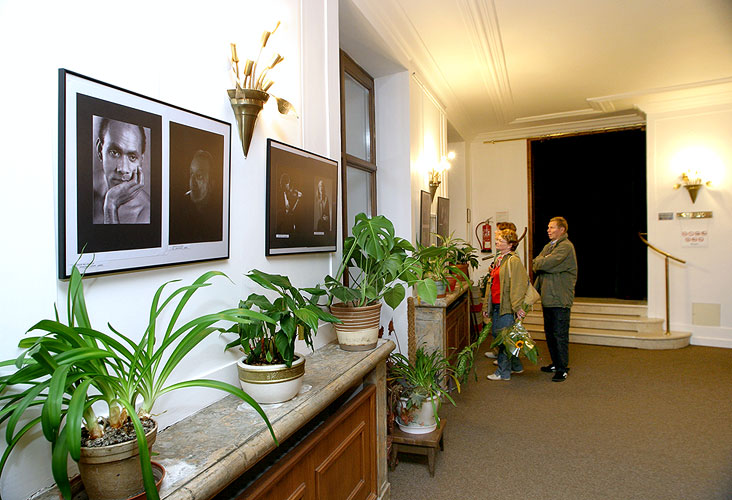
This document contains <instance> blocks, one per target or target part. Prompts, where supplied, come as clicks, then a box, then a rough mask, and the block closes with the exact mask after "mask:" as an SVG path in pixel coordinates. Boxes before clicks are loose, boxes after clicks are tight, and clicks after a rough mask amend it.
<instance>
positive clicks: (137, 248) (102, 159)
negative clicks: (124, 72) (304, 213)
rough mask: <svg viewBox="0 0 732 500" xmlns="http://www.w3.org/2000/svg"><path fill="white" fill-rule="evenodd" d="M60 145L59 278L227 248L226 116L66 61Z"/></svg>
mask: <svg viewBox="0 0 732 500" xmlns="http://www.w3.org/2000/svg"><path fill="white" fill-rule="evenodd" d="M58 149H59V152H58V207H59V208H58V277H59V278H60V279H66V278H68V277H69V276H70V274H71V269H72V267H73V265H74V264H77V265H78V267H79V268H81V269H85V273H86V274H87V275H95V274H104V273H112V272H120V271H127V270H133V269H143V268H149V267H158V266H166V265H174V264H181V263H185V262H197V261H206V260H213V259H227V258H228V257H229V203H230V197H229V183H230V163H231V124H230V123H229V122H225V121H223V120H218V119H215V118H211V117H209V116H205V115H202V114H200V113H195V112H193V111H189V110H186V109H183V108H180V107H178V106H173V105H171V104H167V103H165V102H162V101H159V100H157V99H152V98H150V97H146V96H143V95H141V94H138V93H135V92H131V91H129V90H125V89H122V88H120V87H117V86H115V85H111V84H108V83H104V82H101V81H99V80H96V79H93V78H89V77H87V76H84V75H81V74H79V73H75V72H73V71H69V70H67V69H64V68H61V69H59V148H58ZM115 200H117V201H115Z"/></svg>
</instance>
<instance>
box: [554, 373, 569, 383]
mask: <svg viewBox="0 0 732 500" xmlns="http://www.w3.org/2000/svg"><path fill="white" fill-rule="evenodd" d="M565 380H567V372H565V371H563V370H560V371H558V372H555V373H554V376H553V377H552V382H564V381H565Z"/></svg>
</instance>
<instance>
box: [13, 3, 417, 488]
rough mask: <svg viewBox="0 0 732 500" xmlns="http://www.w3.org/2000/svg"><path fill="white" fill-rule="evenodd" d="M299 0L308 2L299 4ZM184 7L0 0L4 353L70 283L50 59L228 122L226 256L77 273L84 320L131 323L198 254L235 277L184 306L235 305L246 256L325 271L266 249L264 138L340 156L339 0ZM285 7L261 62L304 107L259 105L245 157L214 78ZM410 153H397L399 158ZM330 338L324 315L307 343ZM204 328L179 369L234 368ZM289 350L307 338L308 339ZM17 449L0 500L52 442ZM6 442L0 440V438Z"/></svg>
mask: <svg viewBox="0 0 732 500" xmlns="http://www.w3.org/2000/svg"><path fill="white" fill-rule="evenodd" d="M301 5H302V6H305V7H306V8H303V11H302V12H301V10H300V9H301ZM193 7H194V6H193V5H191V6H190V8H186V6H185V5H184V4H181V3H180V2H173V1H170V0H161V1H159V2H143V1H140V0H131V1H129V2H126V3H125V4H124V5H120V4H112V3H105V2H93V1H88V0H82V1H78V2H75V3H74V5H73V7H70V6H69V5H68V4H64V3H59V2H51V1H41V2H32V3H28V2H24V1H21V0H7V1H3V2H0V43H2V46H3V47H6V49H7V50H3V51H0V66H1V67H2V68H3V78H2V79H0V107H1V108H2V110H3V119H2V120H0V141H2V150H3V153H4V161H3V162H2V166H0V168H1V169H2V176H3V179H4V182H3V185H4V186H5V187H6V189H5V191H4V194H3V196H1V197H0V213H2V214H3V215H2V219H1V220H2V229H3V235H4V236H3V245H2V248H1V249H0V257H1V258H2V262H3V281H4V283H5V284H6V285H5V286H4V287H3V288H2V290H1V291H0V303H2V304H3V311H4V312H5V314H4V316H3V335H2V336H0V357H1V358H2V359H7V358H10V357H14V356H15V355H16V354H17V349H16V346H17V344H18V341H19V340H20V339H21V338H22V337H23V334H24V332H25V331H26V329H28V328H29V327H30V326H31V325H33V324H34V323H35V322H37V321H39V320H40V319H43V318H50V317H52V315H53V303H54V301H58V302H63V299H64V296H65V288H66V283H65V282H60V281H57V280H56V277H55V276H56V242H55V220H56V200H55V196H56V195H55V193H56V186H55V176H56V171H57V170H56V169H57V163H56V155H57V143H56V142H57V139H56V138H57V133H58V131H57V100H58V95H57V93H58V84H57V81H58V76H57V71H58V68H60V67H63V68H67V69H69V70H72V71H76V72H78V73H81V74H83V75H87V76H89V77H92V78H96V79H99V80H101V81H104V82H108V83H110V84H114V85H117V86H119V87H122V88H124V89H128V90H131V91H134V92H138V93H140V94H143V95H145V96H148V97H151V98H154V99H159V100H161V101H164V102H168V103H170V104H173V105H176V106H181V107H183V108H186V109H189V110H191V111H195V112H198V113H202V114H205V115H209V116H212V117H214V118H217V119H221V120H225V121H228V122H230V123H231V124H232V126H233V127H234V128H233V129H232V148H231V224H230V227H231V247H230V254H231V257H230V258H229V259H228V260H218V261H213V262H207V263H201V264H188V265H178V266H172V267H167V268H158V269H149V270H144V271H135V272H127V273H120V274H116V275H109V276H102V277H96V278H89V279H87V280H85V286H86V290H87V300H88V305H89V309H90V314H91V319H92V322H93V324H94V325H95V326H96V327H97V328H100V329H102V328H105V326H104V325H105V323H106V322H107V321H109V322H111V323H112V324H113V325H114V326H115V327H116V328H118V329H119V330H120V331H122V332H124V333H126V334H129V335H130V336H132V337H133V338H139V336H140V335H141V332H142V330H143V328H144V324H145V315H146V314H147V310H148V308H149V302H150V299H151V297H152V295H153V293H154V291H155V289H156V288H157V287H158V286H159V285H160V284H162V283H163V282H165V281H168V280H171V279H182V280H183V282H185V283H188V282H191V281H192V280H193V279H194V278H195V277H197V276H198V275H200V274H201V273H202V272H204V271H206V270H209V269H217V270H221V271H223V272H225V273H226V274H227V275H228V276H229V277H230V278H231V280H232V281H233V283H230V282H227V281H226V280H223V279H221V280H218V281H216V282H215V285H214V286H211V287H209V288H207V289H205V290H202V291H201V292H199V294H198V297H197V298H194V300H193V301H192V303H191V304H190V308H189V309H188V311H187V314H189V315H191V316H193V315H195V314H200V313H203V312H210V311H211V310H212V309H222V308H225V307H231V306H232V305H235V304H236V303H237V301H238V299H239V298H241V297H242V296H245V295H246V294H248V293H249V292H250V291H252V290H253V289H254V288H253V287H251V286H250V285H249V284H248V283H247V282H246V281H245V279H244V278H243V274H244V273H245V272H247V271H248V270H250V269H252V268H259V269H262V270H264V271H267V272H274V273H281V274H287V275H289V276H290V278H291V279H292V281H293V282H294V283H295V284H296V285H299V286H312V285H314V284H315V283H317V282H318V281H322V279H323V277H324V276H325V274H327V273H330V272H332V270H333V266H334V255H333V254H317V255H298V256H289V257H287V256H283V257H276V258H269V259H268V258H265V257H264V204H265V192H264V189H265V171H266V151H265V148H266V139H267V138H268V137H272V138H275V139H278V140H280V141H283V142H286V143H289V144H293V145H295V146H298V147H302V148H305V149H308V150H311V151H314V152H315V153H318V154H321V155H324V156H327V157H330V158H334V159H338V158H339V150H340V132H339V97H338V96H339V87H338V65H339V60H338V2H337V1H336V0H325V1H320V2H305V3H302V2H299V1H296V0H272V1H269V2H266V3H265V4H260V5H258V6H257V11H256V16H251V15H244V13H246V11H247V9H246V4H245V5H242V3H241V2H237V1H231V0H225V1H222V2H217V3H216V4H215V5H214V4H206V5H204V6H202V5H200V4H196V5H195V8H193ZM277 20H281V21H282V25H281V26H280V28H279V30H278V31H277V33H276V34H275V35H274V36H273V37H272V39H271V40H270V44H271V45H273V46H276V48H277V49H278V51H280V52H281V53H282V54H283V55H284V56H285V61H284V62H283V63H282V64H281V65H280V67H278V70H277V72H276V74H274V73H273V75H272V77H273V79H274V81H275V85H274V86H273V87H272V89H271V91H272V92H273V93H275V95H278V96H281V97H283V98H286V99H288V100H289V101H291V102H292V103H293V104H294V105H295V107H296V108H297V110H298V112H299V115H300V118H299V119H297V118H294V117H283V116H281V115H279V113H277V111H276V109H275V108H274V106H273V104H274V103H271V104H268V105H267V106H265V109H264V111H263V112H262V114H261V116H260V117H259V121H258V123H257V127H256V129H255V132H254V137H253V140H252V144H251V149H250V152H249V157H248V158H246V159H245V158H244V156H243V153H242V151H241V145H240V143H239V140H238V134H237V132H236V128H235V126H236V122H235V119H234V115H233V112H232V110H231V107H230V105H229V102H228V99H227V96H226V92H225V91H226V89H227V88H231V87H232V79H231V77H230V74H229V61H228V58H229V56H230V49H229V43H230V42H235V43H237V45H238V52H239V56H240V57H242V56H244V55H249V57H252V55H254V54H256V49H257V48H258V43H259V38H260V35H261V33H262V31H263V30H265V29H271V28H273V27H274V25H275V22H276V21H277ZM405 168H406V167H405ZM333 338H334V336H333V332H332V329H331V328H329V327H328V328H325V327H324V328H321V330H320V332H319V334H318V336H317V337H316V345H322V344H323V343H325V342H328V341H330V340H332V339H333ZM223 346H224V340H223V339H220V338H218V337H217V336H215V335H214V336H211V338H209V339H207V340H206V341H205V342H204V343H202V345H201V346H199V347H198V348H197V349H198V350H197V353H196V355H195V356H193V357H192V359H191V360H189V361H188V362H187V363H184V364H183V365H181V366H180V367H179V371H178V376H179V377H182V376H183V375H180V374H184V375H185V376H186V377H189V378H199V377H210V378H215V379H220V380H226V381H228V382H231V383H236V369H235V366H234V363H235V360H236V357H237V356H236V354H235V353H234V352H229V353H225V352H224V351H223ZM299 349H303V350H304V349H305V346H304V344H303V345H301V346H299ZM220 397H222V393H219V392H216V391H211V390H189V391H187V392H185V393H183V392H180V393H176V394H173V395H172V397H167V398H163V399H161V400H160V401H159V404H158V405H157V406H156V408H155V411H156V412H159V420H160V424H161V426H162V427H163V428H164V427H166V426H168V425H170V424H171V423H173V422H175V421H177V420H179V419H181V418H183V417H185V416H186V415H188V414H190V413H192V412H194V411H197V410H199V409H201V408H203V407H205V406H206V405H208V404H210V403H211V402H213V401H214V400H217V399H219V398H220ZM27 438H28V439H24V440H23V442H21V444H20V445H19V447H18V448H17V449H16V450H15V451H14V453H13V456H12V459H11V461H10V462H9V464H8V466H7V467H6V469H5V471H4V474H3V476H2V478H1V479H0V491H2V496H3V498H4V499H6V500H17V499H22V498H26V497H27V496H29V495H30V494H31V493H32V492H34V491H36V490H38V489H40V488H42V487H44V486H47V485H49V484H51V483H52V479H51V474H50V467H49V464H50V460H49V457H50V455H49V449H48V445H47V444H46V442H45V440H44V439H43V438H42V436H41V434H40V431H39V432H35V433H33V434H32V435H30V436H27ZM2 449H4V446H3V445H0V451H2Z"/></svg>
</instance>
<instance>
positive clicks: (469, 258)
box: [451, 239, 480, 280]
mask: <svg viewBox="0 0 732 500" xmlns="http://www.w3.org/2000/svg"><path fill="white" fill-rule="evenodd" d="M451 261H452V262H453V263H454V264H455V267H457V268H458V269H459V270H460V271H461V273H462V275H460V274H458V279H459V280H463V279H464V278H465V279H469V278H468V276H469V271H470V268H473V269H478V265H479V264H480V263H479V261H478V249H477V248H475V247H473V246H471V245H470V244H469V243H468V242H467V241H465V240H460V239H459V240H458V241H457V245H455V250H454V253H453V255H452V257H451Z"/></svg>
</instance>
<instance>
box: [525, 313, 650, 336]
mask: <svg viewBox="0 0 732 500" xmlns="http://www.w3.org/2000/svg"><path fill="white" fill-rule="evenodd" d="M524 324H525V325H527V328H528V325H537V326H539V327H543V325H544V317H543V316H542V315H541V314H540V313H537V312H536V311H534V312H531V313H529V314H528V315H527V316H526V319H525V320H524ZM570 328H592V329H596V330H618V331H625V332H637V333H643V334H651V333H660V332H662V331H663V319H660V318H646V317H639V316H619V315H612V314H587V313H576V312H575V309H574V307H573V308H572V313H571V316H570Z"/></svg>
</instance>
